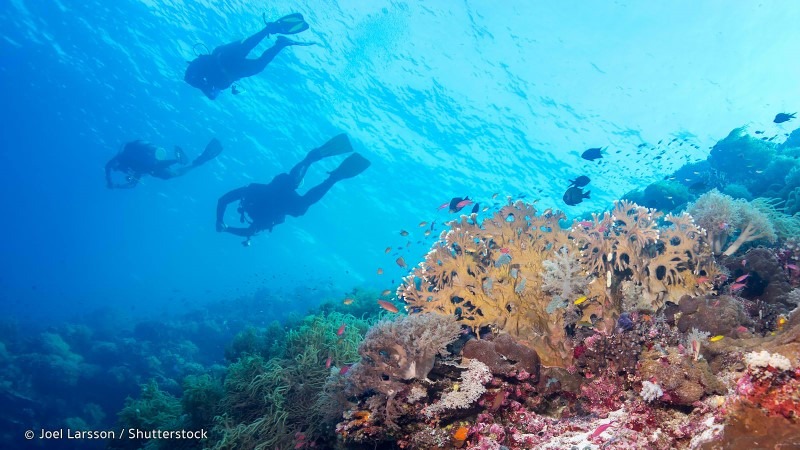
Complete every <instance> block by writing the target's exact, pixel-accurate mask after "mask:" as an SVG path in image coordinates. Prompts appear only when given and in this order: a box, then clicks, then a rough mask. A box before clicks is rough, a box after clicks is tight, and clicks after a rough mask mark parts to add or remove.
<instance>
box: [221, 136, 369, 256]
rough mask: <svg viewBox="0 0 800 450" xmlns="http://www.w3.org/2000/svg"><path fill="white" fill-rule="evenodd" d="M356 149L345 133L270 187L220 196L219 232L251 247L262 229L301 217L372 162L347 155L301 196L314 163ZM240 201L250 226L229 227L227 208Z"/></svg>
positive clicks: (253, 186) (252, 186)
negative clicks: (287, 218)
mask: <svg viewBox="0 0 800 450" xmlns="http://www.w3.org/2000/svg"><path fill="white" fill-rule="evenodd" d="M352 151H353V147H352V146H351V145H350V140H349V139H348V138H347V135H346V134H340V135H337V136H334V137H333V138H332V139H330V140H329V141H328V142H326V143H325V144H323V145H322V146H321V147H318V148H315V149H313V150H311V151H309V152H308V154H307V155H306V157H305V158H303V160H302V161H300V162H299V163H297V164H296V165H295V166H294V167H293V168H292V169H291V170H290V171H289V173H281V174H278V175H276V176H275V178H273V179H272V181H271V182H270V183H269V184H259V183H253V184H250V185H248V186H245V187H241V188H238V189H234V190H232V191H230V192H228V193H227V194H225V195H223V196H222V197H220V199H219V201H218V202H217V222H216V229H217V231H219V232H222V231H224V232H227V233H231V234H234V235H236V236H242V237H245V238H247V239H246V240H245V241H244V242H242V245H245V246H247V245H250V238H251V237H252V236H253V235H255V234H256V233H258V232H259V231H262V230H268V231H270V232H271V231H272V228H273V227H274V226H275V225H278V224H281V223H283V221H284V220H285V219H286V216H287V215H289V216H292V217H299V216H302V215H303V214H305V213H306V211H307V210H308V208H309V206H311V205H313V204H314V203H316V202H318V201H319V200H320V199H321V198H322V196H323V195H325V193H326V192H328V190H329V189H330V188H331V187H333V185H334V184H335V183H336V182H338V181H340V180H344V179H347V178H352V177H355V176H356V175H358V174H360V173H361V172H363V171H365V170H366V169H367V168H368V167H369V165H370V162H369V161H368V160H367V159H366V158H364V157H363V156H361V155H360V154H358V153H353V154H352V155H350V156H348V157H347V158H346V159H345V160H344V161H342V163H341V164H340V165H339V167H337V168H336V169H334V170H333V171H331V172H329V174H328V178H327V179H325V181H323V182H322V183H320V184H319V185H317V186H315V187H313V188H311V189H309V190H308V192H306V193H305V195H302V196H301V195H299V194H298V193H297V192H296V189H297V188H298V187H299V186H300V184H301V182H302V181H303V177H304V176H305V174H306V172H307V171H308V168H309V166H311V164H313V163H315V162H317V161H319V160H321V159H322V158H327V157H329V156H334V155H341V154H344V153H351V152H352ZM235 201H239V208H238V212H239V220H240V222H241V223H249V226H247V227H229V226H227V225H225V221H224V217H225V211H226V209H227V208H228V205H229V204H230V203H232V202H235Z"/></svg>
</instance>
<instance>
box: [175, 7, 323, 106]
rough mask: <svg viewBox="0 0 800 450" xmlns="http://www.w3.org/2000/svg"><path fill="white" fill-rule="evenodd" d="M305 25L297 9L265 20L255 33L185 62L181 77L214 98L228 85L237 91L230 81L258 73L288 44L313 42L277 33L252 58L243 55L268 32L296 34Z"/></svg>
mask: <svg viewBox="0 0 800 450" xmlns="http://www.w3.org/2000/svg"><path fill="white" fill-rule="evenodd" d="M307 29H308V24H307V23H306V22H305V20H304V19H303V16H302V15H301V14H299V13H295V14H290V15H288V16H285V17H281V18H280V19H278V20H276V21H275V22H268V23H267V24H266V26H265V27H264V28H263V29H262V30H261V31H259V32H258V33H256V34H254V35H252V36H250V37H248V38H246V39H243V40H241V41H236V42H231V43H229V44H225V45H221V46H219V47H217V48H215V49H214V50H213V51H212V52H211V53H210V54H207V55H200V56H198V57H197V58H195V59H194V60H192V61H190V62H189V66H188V67H186V74H185V75H184V78H183V79H184V80H185V81H186V82H187V83H189V84H190V85H192V86H194V87H196V88H197V89H200V90H201V91H203V93H204V94H205V95H206V97H208V98H210V99H211V100H214V99H215V98H217V96H218V95H219V93H220V92H222V90H224V89H227V88H229V87H231V88H232V92H233V93H234V94H237V93H238V92H239V90H238V89H236V86H235V85H233V83H235V82H236V81H238V80H240V79H242V78H247V77H251V76H253V75H256V74H258V73H260V72H261V71H262V70H264V68H266V67H267V64H269V63H270V62H271V61H272V59H273V58H275V56H276V55H277V54H278V53H279V52H280V51H281V50H282V49H284V48H285V47H288V46H290V45H314V43H312V42H297V41H293V40H291V39H289V38H286V37H285V36H278V38H277V39H276V40H275V44H274V45H273V46H272V47H270V48H268V49H266V50H265V51H264V53H262V54H261V56H259V57H258V58H256V59H250V58H248V57H247V55H248V54H249V53H250V52H251V51H252V50H253V49H254V48H255V47H256V46H257V45H258V44H259V43H260V42H261V41H262V40H263V39H264V38H265V37H267V36H269V35H271V34H297V33H300V32H301V31H305V30H307Z"/></svg>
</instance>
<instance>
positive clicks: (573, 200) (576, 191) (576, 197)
mask: <svg viewBox="0 0 800 450" xmlns="http://www.w3.org/2000/svg"><path fill="white" fill-rule="evenodd" d="M589 194H591V191H586V192H583V189H581V188H579V187H571V188H569V189H567V192H565V193H564V203H566V204H568V205H570V206H575V205H577V204H578V203H580V202H582V201H583V199H585V198H590V197H589Z"/></svg>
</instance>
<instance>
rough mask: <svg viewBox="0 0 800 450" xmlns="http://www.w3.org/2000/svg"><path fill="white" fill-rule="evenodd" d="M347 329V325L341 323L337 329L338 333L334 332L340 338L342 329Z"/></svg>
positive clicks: (342, 332)
mask: <svg viewBox="0 0 800 450" xmlns="http://www.w3.org/2000/svg"><path fill="white" fill-rule="evenodd" d="M345 328H347V324H346V323H343V324H342V326H340V327H339V331H337V332H336V335H337V336H341V335H343V334H344V329H345Z"/></svg>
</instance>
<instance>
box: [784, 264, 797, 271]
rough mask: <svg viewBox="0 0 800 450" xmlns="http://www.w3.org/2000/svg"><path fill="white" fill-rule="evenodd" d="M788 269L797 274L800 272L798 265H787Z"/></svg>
mask: <svg viewBox="0 0 800 450" xmlns="http://www.w3.org/2000/svg"><path fill="white" fill-rule="evenodd" d="M786 268H787V269H789V270H794V271H795V272H798V271H800V268H798V267H797V264H787V265H786Z"/></svg>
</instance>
